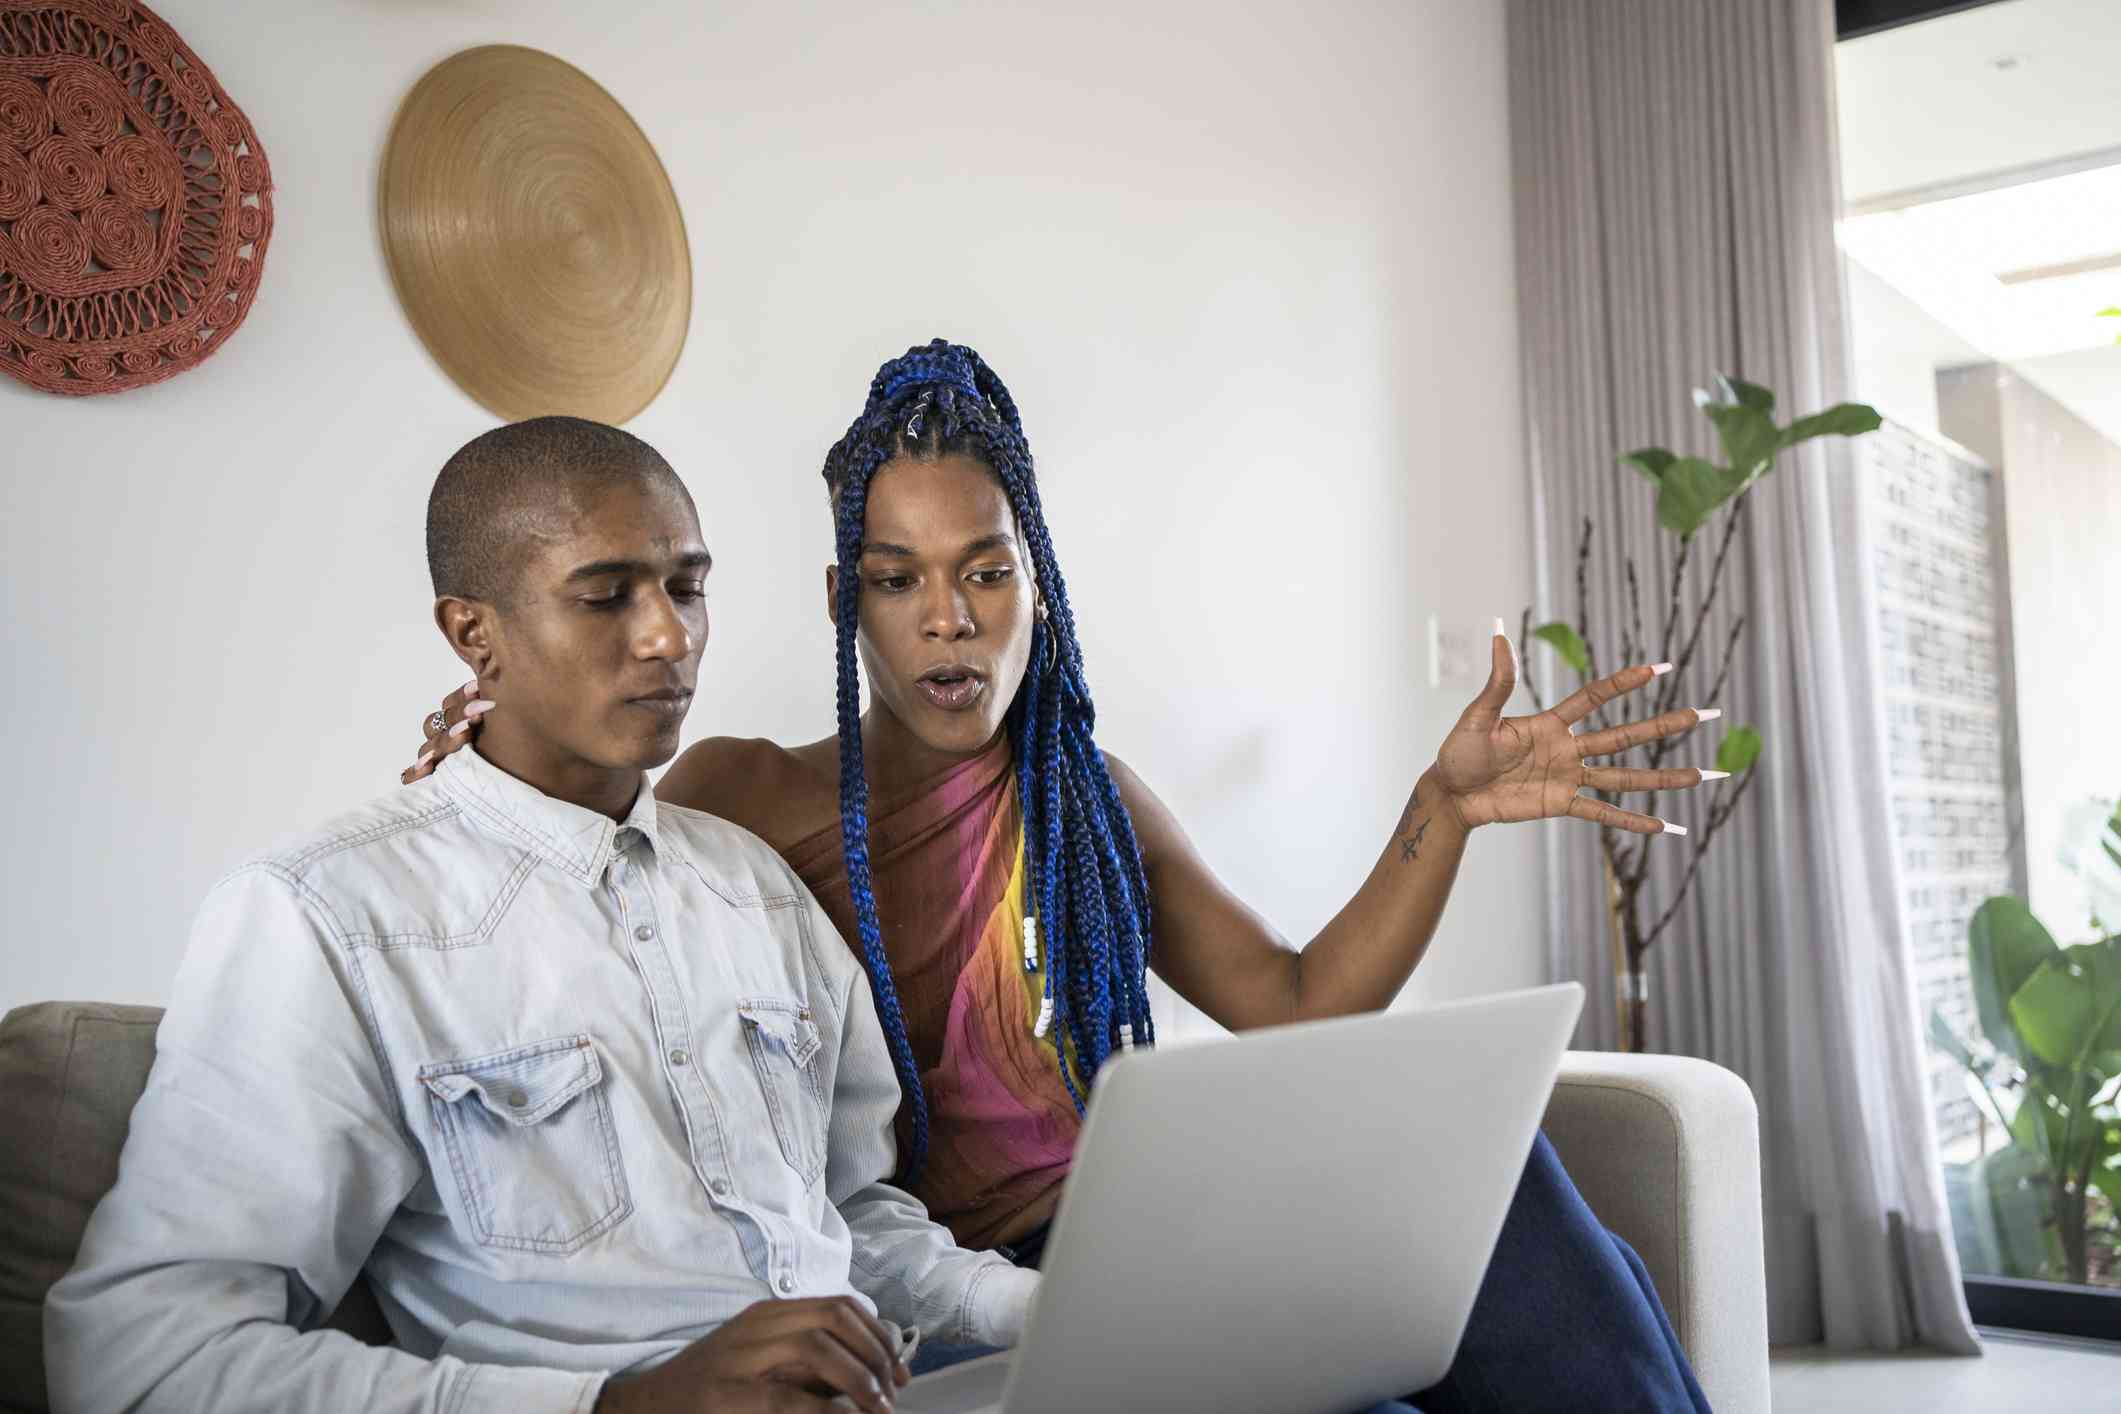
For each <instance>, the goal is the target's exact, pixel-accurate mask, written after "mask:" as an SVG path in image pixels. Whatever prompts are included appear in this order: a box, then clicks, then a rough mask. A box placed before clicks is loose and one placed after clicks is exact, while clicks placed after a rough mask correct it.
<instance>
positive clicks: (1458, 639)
mask: <svg viewBox="0 0 2121 1414" xmlns="http://www.w3.org/2000/svg"><path fill="white" fill-rule="evenodd" d="M1490 636H1491V629H1490V628H1489V627H1488V626H1486V625H1483V624H1477V623H1476V624H1449V625H1447V624H1445V623H1444V622H1443V620H1442V617H1441V616H1440V615H1437V614H1430V615H1429V686H1430V687H1434V688H1454V689H1463V690H1465V691H1469V692H1478V691H1479V690H1480V689H1481V688H1482V687H1483V686H1484V685H1485V684H1486V683H1487V680H1488V639H1489V637H1490Z"/></svg>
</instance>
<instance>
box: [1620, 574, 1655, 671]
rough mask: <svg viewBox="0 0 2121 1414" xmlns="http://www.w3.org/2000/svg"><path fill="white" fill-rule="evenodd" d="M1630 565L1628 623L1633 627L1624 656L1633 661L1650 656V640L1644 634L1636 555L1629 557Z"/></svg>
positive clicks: (1640, 586) (1640, 585) (1640, 587)
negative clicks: (1636, 576) (1636, 573)
mask: <svg viewBox="0 0 2121 1414" xmlns="http://www.w3.org/2000/svg"><path fill="white" fill-rule="evenodd" d="M1627 567H1628V623H1629V625H1630V627H1631V628H1632V629H1633V634H1632V636H1631V637H1630V638H1629V639H1628V645H1629V647H1628V651H1627V652H1626V653H1624V654H1623V655H1622V656H1623V657H1625V658H1626V659H1627V661H1628V662H1630V663H1633V662H1636V661H1638V660H1639V659H1641V658H1643V657H1646V656H1648V654H1649V651H1650V641H1649V640H1648V639H1647V638H1644V637H1643V636H1642V584H1641V582H1640V581H1639V580H1637V579H1636V578H1635V557H1634V556H1633V555H1630V556H1628V558H1627Z"/></svg>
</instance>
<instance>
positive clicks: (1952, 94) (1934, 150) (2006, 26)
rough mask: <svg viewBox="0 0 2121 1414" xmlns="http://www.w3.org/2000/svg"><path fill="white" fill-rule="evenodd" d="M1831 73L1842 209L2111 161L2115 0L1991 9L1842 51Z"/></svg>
mask: <svg viewBox="0 0 2121 1414" xmlns="http://www.w3.org/2000/svg"><path fill="white" fill-rule="evenodd" d="M1834 68H1835V88H1836V90H1837V94H1836V96H1837V100H1838V102H1839V106H1840V120H1841V194H1842V199H1843V200H1844V201H1846V202H1847V203H1848V204H1849V205H1850V206H1852V207H1860V206H1862V205H1864V204H1865V203H1867V202H1871V201H1874V200H1876V199H1877V198H1879V197H1882V196H1889V195H1892V194H1894V193H1901V192H1910V191H1919V190H1921V189H1924V188H1929V187H1936V186H1947V185H1950V184H1955V183H1961V182H1966V181H1968V180H1970V179H1972V180H1979V179H1983V178H1987V177H1990V176H1992V175H1993V174H1996V173H2003V172H2010V171H2015V170H2018V169H2022V168H2026V167H2033V166H2038V165H2041V164H2045V163H2052V162H2056V161H2058V160H2062V159H2067V158H2071V157H2075V156H2079V155H2081V154H2085V153H2097V152H2102V151H2111V153H2112V156H2113V157H2115V158H2121V0H2003V3H2001V4H1995V5H1983V6H1981V7H1980V8H1979V9H1974V10H1964V11H1961V12H1960V13H1958V14H1954V15H1945V16H1944V17H1942V18H1940V19H1934V20H1923V21H1921V22H1920V23H1917V24H1911V25H1902V26H1900V27H1899V28H1898V29H1889V30H1885V31H1882V32H1880V33H1878V34H1872V35H1865V36H1864V37H1863V38H1861V39H1851V40H1846V41H1844V42H1842V43H1841V44H1838V45H1836V46H1835V48H1834Z"/></svg>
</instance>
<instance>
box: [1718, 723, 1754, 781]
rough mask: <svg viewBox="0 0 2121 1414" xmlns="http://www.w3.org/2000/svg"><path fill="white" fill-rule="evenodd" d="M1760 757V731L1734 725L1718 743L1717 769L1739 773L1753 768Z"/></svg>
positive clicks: (1733, 773) (1734, 773)
mask: <svg viewBox="0 0 2121 1414" xmlns="http://www.w3.org/2000/svg"><path fill="white" fill-rule="evenodd" d="M1759 759H1760V732H1759V730H1758V729H1757V728H1754V727H1732V728H1731V729H1730V730H1729V731H1728V732H1725V733H1724V736H1723V740H1722V741H1721V742H1718V743H1717V745H1716V769H1717V770H1719V771H1729V772H1730V773H1731V774H1732V775H1734V776H1735V775H1737V774H1738V773H1739V772H1741V771H1749V770H1751V769H1752V766H1753V763H1754V762H1755V761H1758V760H1759Z"/></svg>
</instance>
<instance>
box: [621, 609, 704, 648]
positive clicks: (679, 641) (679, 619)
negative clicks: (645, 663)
mask: <svg viewBox="0 0 2121 1414" xmlns="http://www.w3.org/2000/svg"><path fill="white" fill-rule="evenodd" d="M701 636H702V637H704V636H705V624H704V623H702V625H701ZM697 646H698V645H697V644H696V643H695V642H694V640H693V635H692V630H691V629H690V628H689V627H688V626H687V625H686V623H685V616H684V615H683V614H682V613H680V612H679V611H678V606H677V605H676V604H675V603H673V602H671V598H670V595H669V594H668V593H664V592H658V593H656V594H653V595H650V596H649V601H648V607H647V612H646V613H644V614H643V615H642V616H641V620H640V626H639V628H638V630H637V631H636V635H635V639H634V652H635V654H636V655H637V656H639V657H642V658H660V659H665V660H676V661H682V660H684V659H686V658H689V657H691V656H692V653H693V650H694V648H696V647H697Z"/></svg>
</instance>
